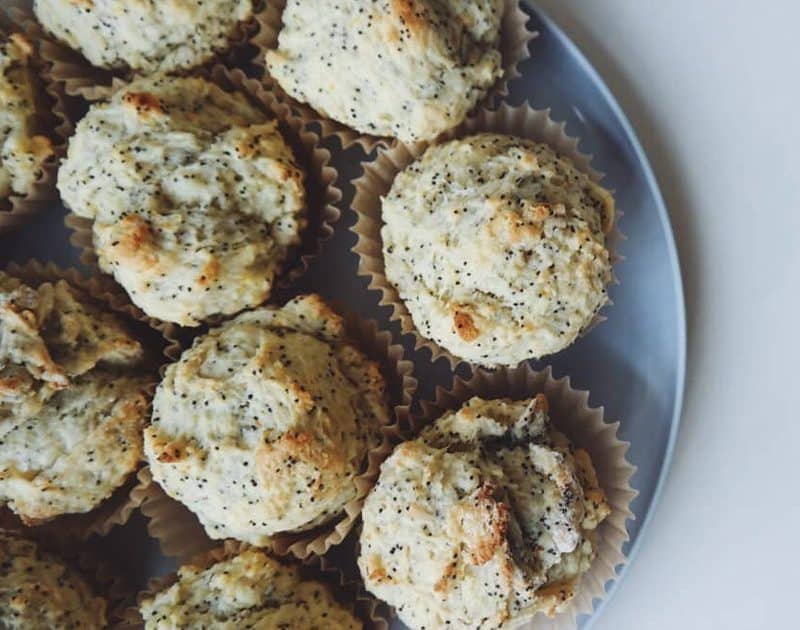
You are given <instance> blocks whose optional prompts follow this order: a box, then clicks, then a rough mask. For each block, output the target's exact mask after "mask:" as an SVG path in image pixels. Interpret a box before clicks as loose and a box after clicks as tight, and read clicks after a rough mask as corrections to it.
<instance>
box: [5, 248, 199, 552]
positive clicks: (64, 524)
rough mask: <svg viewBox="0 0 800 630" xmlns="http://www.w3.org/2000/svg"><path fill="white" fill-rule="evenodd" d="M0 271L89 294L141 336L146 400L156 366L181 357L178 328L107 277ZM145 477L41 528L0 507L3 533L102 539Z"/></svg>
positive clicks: (24, 268) (39, 267) (123, 517)
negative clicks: (59, 283)
mask: <svg viewBox="0 0 800 630" xmlns="http://www.w3.org/2000/svg"><path fill="white" fill-rule="evenodd" d="M3 271H4V272H5V273H7V274H8V275H9V276H11V277H12V278H16V279H18V280H20V281H21V282H23V283H25V284H27V285H29V286H33V287H36V286H38V285H40V284H42V283H45V282H57V281H59V280H64V281H66V282H67V283H68V284H69V285H70V286H72V287H75V288H77V289H79V290H80V291H82V292H83V293H84V294H86V295H88V296H89V297H90V298H91V300H92V301H93V302H95V303H96V304H98V305H100V306H102V307H105V308H106V309H107V310H108V311H109V312H112V313H115V314H117V315H119V316H120V317H121V318H122V319H123V320H124V321H126V322H127V323H129V324H130V325H131V327H132V329H133V332H134V333H135V334H137V336H141V337H142V339H141V341H142V345H143V346H145V351H146V353H148V356H147V358H146V361H147V362H148V364H149V366H148V365H147V364H146V366H145V368H146V369H145V372H147V368H148V367H151V368H152V370H151V371H152V372H153V378H152V384H151V385H150V386H149V387H148V388H147V389H146V391H145V392H144V394H145V395H146V397H147V398H148V401H149V399H150V398H152V395H153V391H154V389H155V386H156V382H157V375H156V371H157V369H158V367H159V365H160V364H163V365H166V363H167V362H170V361H172V360H174V359H176V358H177V357H178V356H179V355H180V352H181V348H182V343H183V342H182V340H181V338H180V337H179V335H178V333H179V331H178V329H177V328H176V327H175V326H173V325H171V324H165V323H163V322H159V321H157V320H153V319H150V318H148V317H147V316H145V315H144V313H142V312H141V311H140V310H139V309H137V308H136V307H135V306H133V305H132V304H131V303H130V301H129V300H128V298H127V296H126V295H125V294H124V293H123V292H122V291H121V290H120V288H119V287H118V286H116V285H115V284H114V283H112V282H110V281H108V279H106V278H102V277H91V278H86V277H85V276H83V275H81V273H80V272H78V271H77V270H76V269H60V268H58V267H57V266H55V265H54V264H52V263H47V264H44V263H40V262H39V261H36V260H29V261H28V262H26V263H24V264H22V265H20V264H17V263H11V264H9V265H8V266H7V267H6V268H5V269H4V270H3ZM159 354H160V355H161V358H160V359H159V358H158V356H159ZM148 404H149V402H148ZM145 475H146V472H145V469H143V468H141V467H140V468H139V469H138V470H137V471H136V472H135V473H132V474H131V475H130V476H129V478H128V480H127V481H126V482H125V483H124V484H123V485H122V486H121V487H119V488H117V490H116V491H114V492H113V493H112V495H111V496H110V497H108V498H107V499H105V500H104V501H102V502H101V503H100V504H99V505H98V506H96V507H95V508H94V509H92V510H90V511H89V512H86V513H81V514H64V515H61V516H57V517H55V518H54V519H52V520H49V521H46V522H44V523H42V524H36V525H32V526H26V525H25V524H24V523H23V522H22V520H21V519H20V518H19V517H18V516H17V515H16V514H14V513H13V512H12V511H11V509H9V508H8V507H7V506H3V507H2V508H0V526H2V527H4V528H6V529H15V530H18V529H24V530H25V531H27V532H30V533H31V534H32V535H35V536H37V537H47V538H52V539H55V540H61V539H63V540H74V539H79V540H87V539H88V538H89V537H90V536H92V535H99V536H105V535H106V534H108V532H109V531H111V529H112V528H114V527H115V526H117V525H123V524H125V523H126V522H127V521H128V519H129V518H130V516H131V514H132V513H133V511H134V510H135V509H137V508H138V506H139V504H140V496H141V489H142V488H143V487H144V485H145V484H146V483H149V479H148V478H147V477H146V476H145Z"/></svg>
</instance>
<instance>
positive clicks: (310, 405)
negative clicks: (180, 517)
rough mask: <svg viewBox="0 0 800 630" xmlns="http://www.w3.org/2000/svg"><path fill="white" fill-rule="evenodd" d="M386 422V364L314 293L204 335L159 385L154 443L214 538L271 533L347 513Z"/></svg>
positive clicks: (148, 450)
mask: <svg viewBox="0 0 800 630" xmlns="http://www.w3.org/2000/svg"><path fill="white" fill-rule="evenodd" d="M387 422H388V410H387V405H386V400H385V383H384V380H383V377H382V375H381V373H380V370H379V368H378V365H377V364H376V363H374V362H372V361H369V360H368V359H367V358H366V357H365V355H364V354H363V353H362V352H361V351H360V350H359V349H357V348H356V347H355V346H353V345H352V344H351V343H349V342H348V341H347V340H346V338H345V333H344V323H343V321H342V319H341V318H340V317H339V316H338V315H336V314H335V313H334V312H333V311H331V310H330V308H329V307H328V306H327V305H326V304H325V303H324V302H323V301H322V299H321V298H319V297H318V296H316V295H311V296H305V297H300V298H296V299H295V300H292V301H291V302H289V303H288V304H286V305H285V306H283V307H282V308H262V309H258V310H256V311H252V312H246V313H243V314H241V315H239V316H238V317H236V318H235V319H233V320H232V321H230V322H228V323H226V324H224V325H223V326H220V327H219V328H215V329H212V330H211V331H210V332H209V333H208V334H206V335H204V336H202V337H200V338H198V339H197V340H196V341H195V343H194V345H193V346H192V347H191V348H190V349H189V350H187V351H186V352H184V354H183V356H182V357H181V358H180V360H179V361H178V362H177V363H174V364H172V365H170V366H169V367H168V368H167V371H166V374H165V376H164V379H163V381H162V382H161V384H160V385H159V387H158V389H157V391H156V395H155V399H154V401H153V419H152V424H151V425H150V426H149V427H147V428H146V429H145V455H146V457H147V459H148V461H149V463H150V467H151V469H152V473H153V478H154V479H155V480H156V481H157V482H158V483H159V484H160V485H161V487H162V488H163V489H164V491H165V492H166V493H167V494H168V495H170V496H172V497H173V498H175V499H177V500H178V501H180V502H182V503H183V504H184V505H186V506H187V507H188V508H189V509H190V510H191V511H192V512H194V513H195V514H196V515H197V516H198V518H199V519H200V522H201V523H202V524H203V526H204V527H205V530H206V533H207V534H208V535H209V536H210V537H211V538H215V539H221V538H228V537H230V538H235V539H237V540H241V541H245V542H248V543H250V544H254V545H264V544H267V543H268V542H269V540H270V537H271V536H273V535H275V534H280V533H295V532H303V531H307V530H309V529H311V528H314V527H316V526H318V525H322V524H325V523H328V522H331V521H333V520H335V519H336V518H337V517H338V516H340V515H341V514H342V513H343V511H344V508H345V505H346V504H347V503H348V502H349V501H351V500H353V499H354V498H356V496H357V492H358V490H357V487H356V484H355V478H356V477H357V476H358V475H359V474H360V473H362V472H363V470H364V469H365V467H366V462H367V453H368V452H369V451H370V450H372V449H373V448H374V447H376V446H377V445H378V444H379V443H380V429H381V426H382V425H385V424H387Z"/></svg>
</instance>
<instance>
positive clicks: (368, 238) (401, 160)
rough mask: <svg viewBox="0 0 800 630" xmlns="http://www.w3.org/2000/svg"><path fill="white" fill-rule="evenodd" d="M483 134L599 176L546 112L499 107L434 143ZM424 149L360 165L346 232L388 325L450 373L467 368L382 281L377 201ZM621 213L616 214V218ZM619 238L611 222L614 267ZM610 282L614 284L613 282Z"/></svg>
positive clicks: (405, 149) (396, 149) (398, 149)
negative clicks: (529, 144) (527, 144)
mask: <svg viewBox="0 0 800 630" xmlns="http://www.w3.org/2000/svg"><path fill="white" fill-rule="evenodd" d="M482 132H490V133H502V134H508V135H513V136H518V137H520V138H526V139H530V140H534V141H536V142H540V143H544V144H546V145H548V146H550V147H551V148H553V149H554V150H555V151H556V152H557V153H558V154H559V155H560V156H562V157H566V158H569V159H570V160H571V161H572V162H573V163H574V164H575V166H576V167H577V168H578V169H579V170H581V171H582V172H584V173H586V174H587V175H589V176H590V177H591V178H592V180H594V181H595V182H599V181H600V180H601V179H602V177H603V176H602V174H601V173H599V172H598V171H596V170H595V169H593V168H592V166H591V157H590V156H588V155H586V154H584V153H582V152H581V151H580V148H579V146H578V143H579V141H578V140H577V139H575V138H571V137H569V136H567V134H566V131H565V125H564V124H563V123H557V122H555V121H553V120H552V118H550V112H549V110H536V109H532V108H531V107H530V106H528V105H520V106H516V107H514V106H510V105H507V104H505V103H504V104H502V105H500V107H499V108H498V109H496V110H492V109H485V108H484V109H481V110H480V111H478V112H476V114H475V115H474V116H473V117H471V118H469V119H467V120H466V121H465V122H464V123H463V124H462V125H460V126H459V127H457V128H456V129H453V130H451V131H449V132H447V133H446V134H443V135H442V136H440V138H439V140H437V144H438V143H441V142H446V141H448V140H452V139H455V138H462V137H465V136H469V135H472V134H476V133H482ZM429 146H431V144H430V143H426V142H420V143H416V144H403V143H398V144H396V145H395V146H393V147H388V148H387V147H382V148H380V149H379V150H378V154H377V157H376V158H375V159H374V160H372V161H367V162H365V163H364V165H363V166H364V173H363V175H362V176H361V177H359V178H358V179H356V180H355V181H354V182H353V186H354V187H355V196H354V198H353V205H352V207H353V210H354V211H355V212H356V215H357V221H356V224H355V225H354V226H353V227H352V228H351V231H352V232H354V233H355V234H356V236H357V237H358V240H357V242H356V245H355V246H354V247H353V252H354V253H355V254H356V255H357V256H358V258H359V263H358V273H359V275H362V276H365V277H367V278H369V281H370V282H369V288H370V289H372V290H374V291H379V292H380V293H381V299H380V305H381V306H390V307H391V308H392V313H391V315H390V317H391V320H392V321H397V322H399V324H400V328H401V331H402V334H404V335H413V336H414V339H415V341H416V346H415V347H416V349H417V350H419V349H421V348H427V349H428V350H429V351H430V353H431V361H432V362H434V361H437V360H438V359H439V358H441V357H444V358H445V359H447V361H448V362H449V363H450V367H451V369H453V370H455V369H456V368H457V367H458V366H460V365H462V364H464V365H469V362H467V361H466V360H465V359H462V358H460V357H457V356H455V355H454V354H452V353H451V352H450V351H448V350H446V349H445V348H443V347H442V346H440V345H439V344H437V343H436V342H435V341H433V340H431V339H427V338H425V337H423V336H422V335H421V334H420V332H419V331H418V329H417V327H416V325H415V324H414V321H413V319H412V317H411V313H410V312H409V310H408V308H407V307H406V305H405V303H404V302H403V300H402V298H401V297H400V295H399V294H398V291H397V289H396V288H395V287H394V285H393V284H392V283H391V282H390V281H389V279H388V278H387V277H386V270H385V265H384V258H383V239H382V238H381V228H382V227H383V220H382V215H381V203H382V198H383V197H384V196H385V195H386V194H388V192H389V190H390V188H391V186H392V183H393V182H394V180H395V177H397V175H398V174H399V173H400V172H401V171H402V170H403V169H405V168H406V167H407V166H408V165H409V164H411V163H412V162H413V161H415V160H416V159H417V158H419V157H420V156H421V155H422V154H423V153H424V152H425V150H426V149H427V148H428V147H429ZM621 214H622V213H621V212H617V219H618V218H619V216H621ZM623 238H624V237H623V236H622V233H621V232H620V231H619V228H618V227H617V221H616V220H615V221H614V226H613V228H612V230H611V231H610V232H609V234H608V235H607V238H606V247H607V248H608V249H609V252H610V254H611V262H612V264H614V265H616V263H618V262H619V261H620V260H621V258H620V256H618V255H617V253H616V250H615V248H616V245H617V243H619V242H620V241H621V240H622V239H623ZM612 283H616V284H618V281H617V279H616V277H614V278H613V280H612ZM611 304H612V303H611V302H610V301H609V302H607V304H606V307H608V306H610V305H611ZM606 307H604V308H606ZM601 313H602V310H601ZM601 313H598V314H596V315H595V317H594V318H593V319H592V321H591V322H590V323H589V324H588V325H587V326H586V328H585V329H584V330H583V331H582V332H581V335H585V334H586V333H588V332H589V331H590V330H591V329H592V328H594V327H595V326H596V325H597V324H598V323H600V322H602V321H603V320H604V319H605V317H604V316H603V315H602V314H601Z"/></svg>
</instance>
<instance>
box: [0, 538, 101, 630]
mask: <svg viewBox="0 0 800 630" xmlns="http://www.w3.org/2000/svg"><path fill="white" fill-rule="evenodd" d="M0 627H2V628H8V629H11V628H20V629H21V630H23V629H24V630H52V629H53V628H81V630H84V629H85V630H100V629H101V628H105V627H106V602H105V600H103V599H102V598H100V597H96V596H95V595H94V594H93V593H92V590H91V588H90V587H89V585H88V584H87V583H86V581H85V580H84V579H83V578H82V577H81V576H80V575H79V574H78V573H76V572H75V571H72V570H71V569H69V568H67V566H66V565H65V564H64V563H63V562H62V561H61V560H59V559H58V558H56V557H55V556H53V555H51V554H49V553H45V552H43V551H40V550H39V549H38V548H37V546H36V544H35V543H34V542H31V541H29V540H26V539H24V538H21V537H19V536H17V535H16V534H13V533H11V532H9V531H6V530H0Z"/></svg>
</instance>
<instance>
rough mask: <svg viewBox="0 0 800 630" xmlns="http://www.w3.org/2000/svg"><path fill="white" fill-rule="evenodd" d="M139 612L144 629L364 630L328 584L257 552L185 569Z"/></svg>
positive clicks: (248, 552)
mask: <svg viewBox="0 0 800 630" xmlns="http://www.w3.org/2000/svg"><path fill="white" fill-rule="evenodd" d="M139 610H140V612H141V615H142V619H144V627H145V630H168V629H177V628H212V627H213V628H220V629H222V628H230V629H231V630H233V629H235V628H303V629H304V630H328V629H331V630H349V629H353V630H356V629H360V628H361V627H362V624H361V622H359V621H358V620H357V619H356V618H355V617H354V616H353V614H352V613H351V612H350V611H348V610H347V609H346V608H345V607H344V606H342V605H341V604H339V603H338V602H337V601H336V600H335V599H334V598H333V596H332V595H331V593H330V591H329V590H328V587H327V586H325V585H324V584H322V583H320V582H317V581H314V580H305V579H303V578H302V577H301V575H300V571H299V570H298V568H297V567H295V566H289V565H285V564H282V563H280V562H278V561H277V560H275V559H274V558H271V557H270V556H268V555H266V554H265V553H264V552H262V551H258V550H255V549H249V550H247V551H243V552H242V553H240V554H239V555H237V556H234V557H233V558H230V559H227V560H223V561H221V562H218V563H216V564H214V565H212V566H211V567H209V568H207V569H202V568H200V567H194V566H192V565H186V566H183V567H181V569H180V570H179V571H178V579H177V582H176V583H175V584H173V585H172V586H170V587H169V588H167V589H165V590H163V591H161V592H160V593H157V594H156V595H154V596H153V597H151V598H148V599H145V600H144V601H143V602H142V604H141V605H140V608H139Z"/></svg>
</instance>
